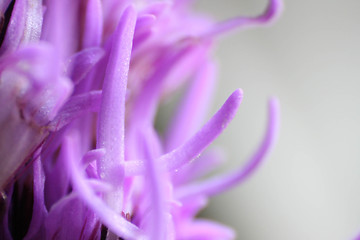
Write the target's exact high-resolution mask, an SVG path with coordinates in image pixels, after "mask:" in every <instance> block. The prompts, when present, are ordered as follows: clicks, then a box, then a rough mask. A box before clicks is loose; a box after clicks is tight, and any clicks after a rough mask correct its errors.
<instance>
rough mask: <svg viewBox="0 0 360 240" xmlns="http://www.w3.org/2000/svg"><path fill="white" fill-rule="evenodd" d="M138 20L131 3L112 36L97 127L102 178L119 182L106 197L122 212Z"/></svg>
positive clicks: (98, 165)
mask: <svg viewBox="0 0 360 240" xmlns="http://www.w3.org/2000/svg"><path fill="white" fill-rule="evenodd" d="M135 23H136V12H135V9H134V8H133V7H132V6H130V7H128V8H127V9H126V10H125V12H124V14H123V16H122V18H121V20H120V22H119V25H118V27H117V29H116V30H115V33H114V36H113V39H112V47H111V52H110V56H109V61H108V65H107V68H106V73H105V79H104V85H103V90H102V91H103V94H102V100H101V106H100V113H99V122H98V128H97V140H96V145H97V148H104V149H105V155H104V157H103V158H101V159H99V161H98V162H97V163H98V164H97V167H98V172H99V175H100V177H101V178H102V179H104V180H105V181H108V182H109V183H111V184H113V186H116V190H115V191H114V192H113V193H111V194H107V195H106V196H105V198H106V199H107V202H108V204H109V205H110V206H111V207H112V208H114V210H115V209H116V211H117V212H121V206H122V201H123V200H122V198H123V196H122V195H123V186H122V184H123V179H122V177H123V176H121V174H122V171H123V167H122V163H123V162H124V128H125V126H124V125H125V101H126V88H127V78H128V71H129V65H130V56H131V50H132V40H133V35H134V29H135Z"/></svg>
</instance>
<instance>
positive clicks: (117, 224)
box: [62, 137, 144, 240]
mask: <svg viewBox="0 0 360 240" xmlns="http://www.w3.org/2000/svg"><path fill="white" fill-rule="evenodd" d="M74 144H75V142H74V139H72V138H70V137H65V140H64V144H63V146H62V147H63V148H65V151H66V152H67V155H68V157H67V158H66V166H65V167H66V168H67V169H68V170H69V172H70V176H71V181H72V186H73V188H74V191H76V192H77V193H78V195H79V197H80V198H81V199H82V201H84V203H85V204H86V205H87V206H88V207H89V208H90V209H91V210H92V211H94V212H95V214H96V215H97V216H98V217H99V218H100V220H101V221H102V222H103V224H105V225H106V226H107V227H108V228H109V230H110V231H112V232H113V233H115V234H117V235H118V236H119V237H122V238H124V239H132V240H135V239H136V240H137V239H143V238H144V236H143V233H142V232H141V231H140V230H139V229H138V227H136V226H135V225H133V224H132V223H130V222H128V221H127V220H126V219H124V218H123V217H122V216H121V215H119V214H118V213H117V212H114V211H113V210H112V209H111V208H110V207H108V206H107V205H106V204H105V203H104V202H103V200H102V199H101V198H100V197H98V196H97V195H96V194H95V192H94V191H93V190H92V188H91V187H90V186H89V185H88V184H87V179H86V177H85V176H84V174H83V172H81V171H80V168H79V166H77V164H76V162H77V161H76V159H74V157H75V156H74V152H73V147H72V146H74Z"/></svg>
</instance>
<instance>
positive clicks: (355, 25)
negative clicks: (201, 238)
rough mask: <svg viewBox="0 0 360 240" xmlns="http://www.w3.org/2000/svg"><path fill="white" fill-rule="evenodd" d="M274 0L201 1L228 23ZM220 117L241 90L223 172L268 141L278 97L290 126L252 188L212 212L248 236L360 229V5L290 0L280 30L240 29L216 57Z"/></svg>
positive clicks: (217, 202) (276, 239) (297, 238)
mask: <svg viewBox="0 0 360 240" xmlns="http://www.w3.org/2000/svg"><path fill="white" fill-rule="evenodd" d="M266 4H267V1H266V0H224V1H219V0H198V1H197V5H196V9H198V10H199V11H202V12H206V13H209V14H211V15H212V16H214V17H216V19H218V20H221V19H226V18H229V17H234V16H238V15H256V14H258V13H260V12H261V11H262V10H263V9H264V8H265V6H266ZM214 55H215V58H216V59H217V61H218V63H219V82H218V88H217V92H216V100H215V102H214V104H213V108H212V111H211V113H214V112H215V111H216V109H217V108H218V107H219V106H220V105H221V104H222V103H223V102H224V100H225V99H226V98H227V96H228V95H229V94H230V93H231V92H232V91H233V90H234V89H236V88H238V87H241V88H242V89H243V90H244V92H245V97H244V101H243V103H242V106H241V107H240V110H239V112H238V114H237V117H236V118H235V120H234V121H233V122H232V123H231V124H230V126H229V127H228V129H227V130H226V131H225V132H224V134H222V136H221V137H220V139H218V140H217V141H216V145H220V146H223V147H224V149H225V151H226V152H227V153H228V154H227V157H228V163H227V164H228V165H227V166H226V167H224V169H221V170H222V171H224V170H226V169H229V168H231V167H235V166H241V165H242V164H243V163H244V162H245V161H246V159H247V158H248V157H249V156H250V155H251V153H252V151H253V150H254V149H255V148H256V146H257V144H258V143H259V141H260V140H261V137H262V134H263V131H264V128H265V124H266V106H267V98H268V96H271V95H275V96H277V97H278V98H279V99H280V102H281V108H282V117H281V118H282V123H281V133H280V138H279V142H278V144H277V146H276V148H275V150H274V152H273V153H272V154H271V157H270V158H268V159H267V161H266V162H265V163H264V164H263V165H262V166H261V167H260V168H259V169H258V171H257V172H256V173H255V174H254V175H253V176H252V177H251V179H249V180H248V181H246V183H245V184H243V185H241V186H238V187H237V188H235V189H233V190H232V191H229V192H227V193H225V194H223V195H221V196H218V197H215V198H213V200H211V202H210V205H209V208H208V209H207V210H205V212H204V215H205V216H207V217H211V218H216V219H217V220H218V221H221V222H223V223H225V224H227V225H230V226H232V227H233V228H234V229H236V231H237V234H238V239H244V240H264V239H268V240H269V239H270V240H289V239H291V240H312V239H314V240H319V239H320V240H322V239H324V240H325V239H326V240H337V239H338V240H342V239H351V238H353V237H354V236H355V235H356V234H357V233H358V232H360V94H359V92H360V1H359V0H342V1H340V0H337V1H336V0H302V1H295V0H288V1H285V11H284V13H283V15H282V17H281V18H280V19H279V21H278V22H276V23H275V24H274V25H273V26H272V27H268V28H257V29H252V30H246V31H243V32H234V33H232V34H230V35H228V36H226V37H225V38H223V39H221V41H219V45H218V48H217V50H216V51H215V53H214Z"/></svg>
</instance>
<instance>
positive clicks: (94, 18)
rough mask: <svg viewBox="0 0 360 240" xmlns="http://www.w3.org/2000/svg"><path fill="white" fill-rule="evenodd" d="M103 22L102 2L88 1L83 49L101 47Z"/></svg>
mask: <svg viewBox="0 0 360 240" xmlns="http://www.w3.org/2000/svg"><path fill="white" fill-rule="evenodd" d="M103 21H104V20H103V12H102V3H101V1H100V0H89V1H87V5H86V15H85V26H84V32H83V41H82V45H83V48H88V47H97V46H100V44H101V41H102V33H103V24H104V23H103Z"/></svg>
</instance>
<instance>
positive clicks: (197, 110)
mask: <svg viewBox="0 0 360 240" xmlns="http://www.w3.org/2000/svg"><path fill="white" fill-rule="evenodd" d="M189 84H190V86H189V89H188V91H187V92H186V94H185V96H184V98H183V100H182V102H181V104H180V106H179V107H178V110H177V111H176V113H175V115H174V118H173V120H172V121H171V123H170V125H169V128H168V130H167V133H166V140H165V143H166V149H165V150H166V151H171V150H173V149H175V148H176V147H178V146H180V145H181V144H183V143H184V142H185V141H186V140H188V139H189V138H190V137H191V136H192V135H193V134H194V133H195V132H196V131H197V129H199V127H200V126H201V124H202V123H203V121H204V118H205V115H206V113H207V110H208V106H209V104H210V97H211V95H212V93H213V90H214V85H215V66H214V64H213V63H211V62H207V63H204V64H203V66H201V67H200V70H199V71H198V73H197V76H196V77H195V79H194V80H193V82H192V83H189Z"/></svg>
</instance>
